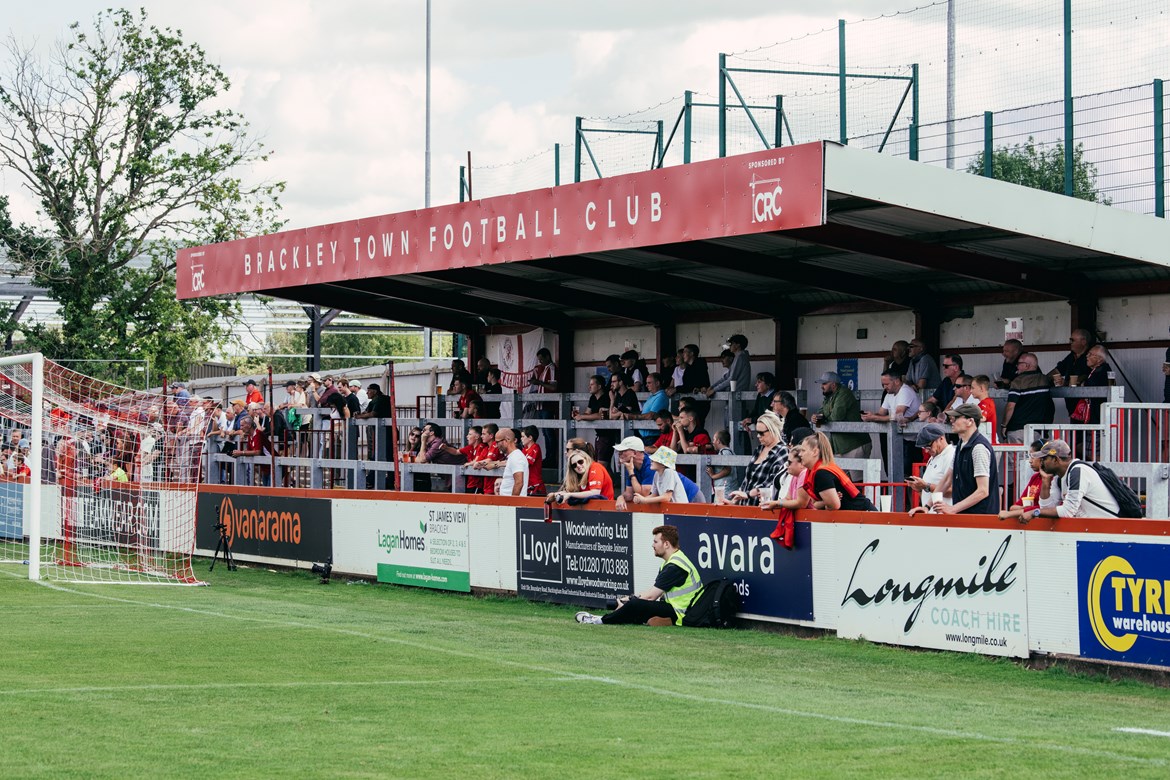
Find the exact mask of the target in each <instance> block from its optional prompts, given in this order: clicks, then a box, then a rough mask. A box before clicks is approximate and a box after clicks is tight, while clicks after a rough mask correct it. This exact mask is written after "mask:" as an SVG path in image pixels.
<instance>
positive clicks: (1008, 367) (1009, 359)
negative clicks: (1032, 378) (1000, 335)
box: [995, 339, 1024, 390]
mask: <svg viewBox="0 0 1170 780" xmlns="http://www.w3.org/2000/svg"><path fill="white" fill-rule="evenodd" d="M1022 354H1024V344H1023V342H1021V341H1020V340H1019V339H1008V340H1007V341H1005V342H1004V343H1003V368H1001V369H1000V371H999V377H998V378H997V379H996V380H995V386H996V387H998V388H1000V389H1001V390H1007V389H1008V386H1009V385H1011V383H1012V380H1013V379H1015V378H1016V375H1017V374H1018V373H1019V371H1020V369H1019V366H1017V365H1016V361H1018V360H1019V359H1020V355H1022Z"/></svg>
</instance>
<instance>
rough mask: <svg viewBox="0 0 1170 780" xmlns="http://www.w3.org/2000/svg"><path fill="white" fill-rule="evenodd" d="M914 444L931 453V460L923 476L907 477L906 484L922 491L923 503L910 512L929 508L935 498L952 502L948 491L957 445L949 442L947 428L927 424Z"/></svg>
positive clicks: (945, 502)
mask: <svg viewBox="0 0 1170 780" xmlns="http://www.w3.org/2000/svg"><path fill="white" fill-rule="evenodd" d="M914 446H916V447H920V448H921V449H924V450H926V451H927V452H928V453H929V454H930V460H928V461H927V462H926V468H924V469H923V470H922V476H921V477H915V476H910V477H907V478H906V484H908V485H909V486H910V487H911V488H913V489H914V490H919V491H921V492H922V505H921V506H917V507H914V509H912V510H910V514H914V512H915V510H917V511H923V510H925V509H927V508H929V507H930V506H931V505H932V504H933V503H934V499H935V498H941V500H942V502H943V503H944V504H950V503H952V502H951V497H950V496H949V495H946V493H947V489H948V488H949V487H950V484H951V468H952V467H953V466H954V462H955V447H954V445H952V444H948V443H947V429H946V428H944V427H943V426H941V425H939V424H938V423H930V424H929V425H926V426H925V427H924V428H923V429H922V430H920V431H919V432H918V436H917V438H916V439H915V440H914ZM932 493H937V494H938V496H932V495H931V494H932Z"/></svg>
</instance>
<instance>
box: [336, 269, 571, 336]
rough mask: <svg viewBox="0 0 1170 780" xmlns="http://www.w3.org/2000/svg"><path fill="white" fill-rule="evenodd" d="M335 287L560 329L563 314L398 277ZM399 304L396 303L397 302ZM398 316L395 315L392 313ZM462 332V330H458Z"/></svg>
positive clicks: (359, 281) (338, 283)
mask: <svg viewBox="0 0 1170 780" xmlns="http://www.w3.org/2000/svg"><path fill="white" fill-rule="evenodd" d="M333 285H334V286H336V287H344V288H346V289H350V290H354V291H356V292H358V293H366V294H369V295H375V296H378V297H380V298H388V299H391V300H394V301H406V302H410V303H416V304H422V305H424V306H427V307H433V308H436V309H440V310H443V309H445V310H447V311H451V312H457V313H459V314H464V315H471V316H472V317H476V318H479V317H492V318H493V319H499V320H506V321H508V322H516V323H521V324H524V325H534V326H536V327H538V328H548V329H550V330H560V329H561V327H562V326H563V325H564V321H565V320H564V318H563V317H561V316H560V315H556V314H550V313H548V312H541V311H537V310H535V309H530V308H518V307H515V306H494V305H493V304H492V301H491V300H490V299H487V298H478V297H473V296H470V295H465V294H464V293H460V292H451V291H446V290H436V289H434V288H432V287H426V286H423V285H418V284H411V283H409V282H403V281H399V280H397V279H387V278H385V277H379V278H374V279H356V280H354V281H352V282H334V283H333ZM397 305H398V304H395V306H397ZM395 319H397V316H395ZM461 332H464V331H461Z"/></svg>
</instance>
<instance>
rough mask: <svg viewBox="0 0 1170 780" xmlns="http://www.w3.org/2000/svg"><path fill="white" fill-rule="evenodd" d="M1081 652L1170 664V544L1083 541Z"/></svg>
mask: <svg viewBox="0 0 1170 780" xmlns="http://www.w3.org/2000/svg"><path fill="white" fill-rule="evenodd" d="M1077 594H1078V599H1077V602H1078V608H1077V621H1078V624H1079V627H1080V639H1081V655H1082V656H1085V657H1087V658H1099V659H1102V660H1105V661H1124V662H1127V663H1138V664H1154V665H1157V666H1170V545H1165V544H1122V543H1116V542H1081V541H1078V542H1077Z"/></svg>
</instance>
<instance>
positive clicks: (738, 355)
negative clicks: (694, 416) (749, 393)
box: [707, 333, 752, 398]
mask: <svg viewBox="0 0 1170 780" xmlns="http://www.w3.org/2000/svg"><path fill="white" fill-rule="evenodd" d="M747 345H748V340H747V336H744V335H743V334H742V333H736V334H735V335H734V336H732V337H731V338H729V339H728V340H727V348H728V349H729V350H731V354H732V358H731V366H730V367H729V368H728V370H727V375H726V376H724V377H723V378H722V379H720V380H719V381H717V382H715V383H714V384H713V385H711V386H710V387H709V388H707V397H708V398H710V397H711V396H713V395H715V394H716V393H722V392H726V391H728V390H730V389H731V386H732V383H733V382H734V383H735V389H736V391H737V392H738V391H741V390H747V388H748V383H749V382H750V381H751V378H752V356H751V355H750V354H748V351H747Z"/></svg>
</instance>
